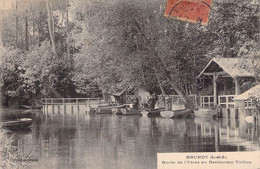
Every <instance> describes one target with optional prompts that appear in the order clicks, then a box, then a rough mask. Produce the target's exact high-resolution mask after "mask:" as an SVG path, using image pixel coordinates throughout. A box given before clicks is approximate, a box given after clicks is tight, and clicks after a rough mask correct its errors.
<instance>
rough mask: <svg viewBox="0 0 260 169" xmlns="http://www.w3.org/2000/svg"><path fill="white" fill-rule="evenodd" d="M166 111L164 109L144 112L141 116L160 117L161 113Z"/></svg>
mask: <svg viewBox="0 0 260 169" xmlns="http://www.w3.org/2000/svg"><path fill="white" fill-rule="evenodd" d="M164 110H165V109H164V108H157V109H148V110H142V111H141V114H142V115H143V116H160V112H161V111H164Z"/></svg>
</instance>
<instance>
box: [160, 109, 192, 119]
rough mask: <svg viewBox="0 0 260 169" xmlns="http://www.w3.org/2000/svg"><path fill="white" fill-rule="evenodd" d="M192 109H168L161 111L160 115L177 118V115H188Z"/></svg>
mask: <svg viewBox="0 0 260 169" xmlns="http://www.w3.org/2000/svg"><path fill="white" fill-rule="evenodd" d="M191 113H192V111H191V110H190V109H184V110H183V109H181V110H170V111H161V112H160V115H161V117H164V118H175V117H176V118H177V117H188V116H189V115H191Z"/></svg>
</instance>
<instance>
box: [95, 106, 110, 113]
mask: <svg viewBox="0 0 260 169" xmlns="http://www.w3.org/2000/svg"><path fill="white" fill-rule="evenodd" d="M114 107H115V106H111V105H106V106H98V107H96V108H95V113H96V114H112V109H113V108H114Z"/></svg>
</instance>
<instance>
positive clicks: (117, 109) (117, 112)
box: [111, 104, 126, 115]
mask: <svg viewBox="0 0 260 169" xmlns="http://www.w3.org/2000/svg"><path fill="white" fill-rule="evenodd" d="M125 107H126V105H125V104H124V105H119V106H114V107H113V108H112V109H111V111H112V114H113V115H120V114H122V112H121V111H120V109H121V108H125Z"/></svg>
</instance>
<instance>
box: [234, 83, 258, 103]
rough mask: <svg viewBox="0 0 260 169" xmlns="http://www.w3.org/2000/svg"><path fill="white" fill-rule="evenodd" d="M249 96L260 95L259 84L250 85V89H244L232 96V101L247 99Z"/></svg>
mask: <svg viewBox="0 0 260 169" xmlns="http://www.w3.org/2000/svg"><path fill="white" fill-rule="evenodd" d="M250 96H258V97H260V85H256V86H254V87H252V88H251V89H249V90H247V91H245V92H244V93H242V94H240V95H238V96H236V97H235V98H234V101H240V100H241V101H243V100H247V99H249V98H250Z"/></svg>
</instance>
